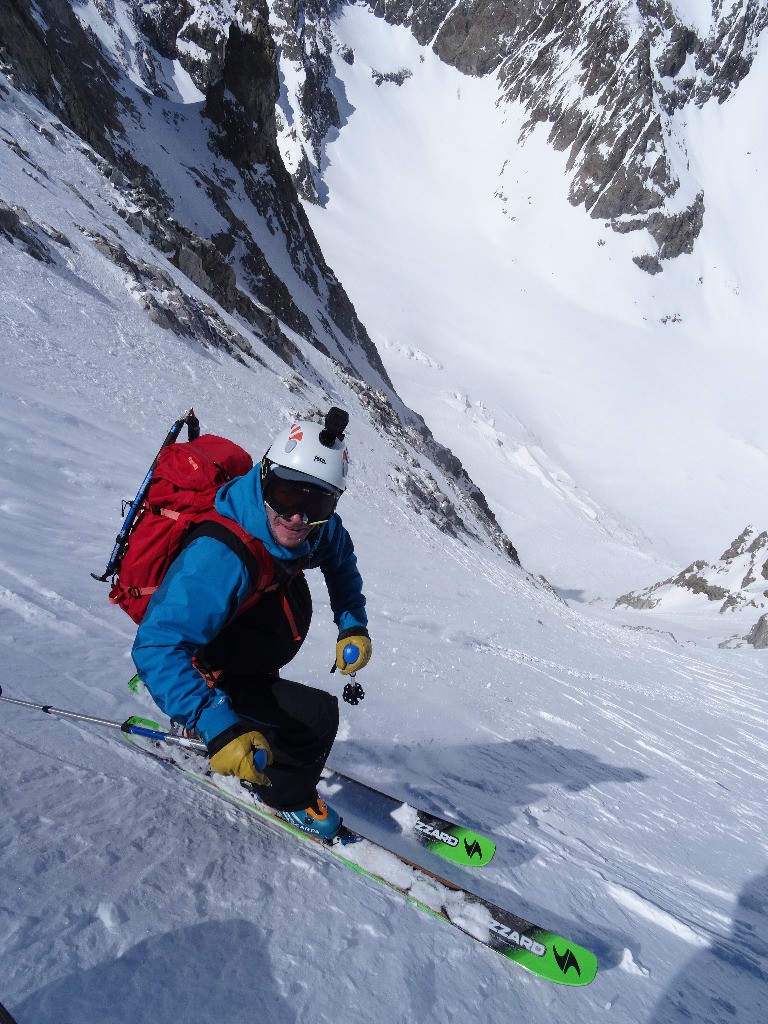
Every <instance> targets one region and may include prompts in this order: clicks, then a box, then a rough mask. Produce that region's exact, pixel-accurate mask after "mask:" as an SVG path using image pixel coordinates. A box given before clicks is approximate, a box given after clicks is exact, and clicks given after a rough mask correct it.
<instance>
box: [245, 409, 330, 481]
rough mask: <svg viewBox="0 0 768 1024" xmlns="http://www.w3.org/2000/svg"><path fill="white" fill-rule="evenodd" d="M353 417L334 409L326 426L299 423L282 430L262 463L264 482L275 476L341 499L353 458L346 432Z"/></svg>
mask: <svg viewBox="0 0 768 1024" xmlns="http://www.w3.org/2000/svg"><path fill="white" fill-rule="evenodd" d="M348 422H349V414H348V413H346V412H344V410H343V409H336V408H332V409H330V410H329V411H328V413H327V415H326V417H325V424H324V425H321V424H319V423H313V422H312V421H311V420H296V421H295V422H294V423H292V424H291V425H290V427H286V428H285V429H284V430H281V431H280V433H279V434H278V435H277V437H276V438H275V439H274V441H273V442H272V444H271V445H270V447H269V449H268V451H267V453H266V455H265V456H264V461H263V463H262V479H264V478H265V477H266V476H267V475H268V474H269V473H274V474H275V475H276V476H279V477H281V478H282V479H283V480H299V481H303V482H305V483H308V484H314V485H316V486H318V487H322V488H324V489H326V490H330V491H332V492H333V493H334V494H336V496H337V497H338V496H339V495H341V494H342V493H343V491H344V490H345V489H346V486H347V471H348V469H349V459H348V456H347V447H346V445H345V444H344V431H345V430H346V427H347V423H348Z"/></svg>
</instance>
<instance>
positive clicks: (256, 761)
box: [253, 750, 267, 772]
mask: <svg viewBox="0 0 768 1024" xmlns="http://www.w3.org/2000/svg"><path fill="white" fill-rule="evenodd" d="M253 767H254V768H255V769H256V771H257V772H263V771H264V769H265V768H266V767H267V752H266V750H257V751H255V752H254V755H253Z"/></svg>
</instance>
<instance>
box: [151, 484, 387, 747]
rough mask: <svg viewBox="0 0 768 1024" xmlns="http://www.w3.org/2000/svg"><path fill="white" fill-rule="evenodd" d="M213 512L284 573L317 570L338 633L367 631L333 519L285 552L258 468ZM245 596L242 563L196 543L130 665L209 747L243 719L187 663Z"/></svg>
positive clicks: (357, 586) (167, 581)
mask: <svg viewBox="0 0 768 1024" xmlns="http://www.w3.org/2000/svg"><path fill="white" fill-rule="evenodd" d="M216 510H217V511H218V512H220V513H221V514H222V515H224V516H227V518H229V519H234V520H235V522H237V523H239V524H240V525H241V526H243V527H244V528H245V529H246V530H247V531H248V532H249V533H250V534H252V535H253V536H254V537H257V538H258V539H259V540H260V541H261V542H262V543H263V544H264V546H265V547H266V549H267V550H268V551H269V552H270V554H271V555H273V557H274V558H276V559H279V560H281V561H282V562H284V563H286V564H288V565H290V563H291V562H292V561H296V560H303V559H307V558H308V559H309V562H308V563H307V564H308V567H309V568H319V569H321V570H322V572H323V575H324V576H325V582H326V586H327V587H328V596H329V598H330V602H331V609H332V611H333V617H334V621H335V622H336V625H337V626H338V628H339V630H343V629H349V628H350V627H354V626H365V625H366V624H367V622H368V619H367V616H366V614H365V597H364V596H363V581H362V579H361V577H360V573H359V572H358V570H357V559H356V557H355V553H354V548H353V545H352V540H351V538H350V536H349V534H348V533H347V531H346V530H345V528H344V526H343V525H342V522H341V518H340V517H339V516H338V515H336V514H334V515H333V516H332V517H331V519H330V520H329V521H328V523H326V524H324V525H323V526H320V527H318V529H317V530H315V531H314V532H313V533H312V534H311V536H310V539H308V540H306V541H304V542H303V543H302V544H301V545H300V546H299V547H298V548H291V549H288V548H284V547H282V546H281V545H280V544H278V543H277V542H276V541H275V539H274V537H273V536H272V532H271V530H270V528H269V523H268V520H267V513H266V509H265V508H264V501H263V498H262V494H261V480H260V468H259V466H256V467H255V468H254V469H252V470H251V471H250V473H247V474H246V475H245V476H241V477H237V478H236V479H234V480H230V481H229V483H227V484H225V485H224V486H223V487H222V488H221V490H220V491H219V492H218V494H217V495H216ZM250 590H251V581H250V579H249V576H248V572H247V570H246V568H245V566H244V564H243V562H242V561H241V559H240V558H238V556H237V555H236V554H235V553H234V552H233V551H231V550H230V549H229V548H228V547H227V546H226V545H225V544H223V543H222V542H221V541H219V540H216V539H215V538H213V537H198V538H197V539H195V540H193V541H192V542H191V543H190V544H189V545H188V546H187V547H186V548H184V550H183V551H182V552H181V554H180V555H179V556H178V558H176V560H175V561H174V562H173V563H172V565H171V567H170V568H169V570H168V572H167V573H166V575H165V578H164V580H163V582H162V584H161V586H160V588H159V590H157V591H156V593H155V594H153V596H152V600H151V601H150V602H149V606H148V608H147V611H146V614H145V616H144V619H143V621H142V623H141V625H140V626H139V630H138V633H137V634H136V640H135V643H134V645H133V660H134V662H135V663H136V669H137V671H138V673H139V675H140V676H141V678H142V679H143V680H144V682H145V684H146V686H147V688H148V690H149V692H150V693H151V694H152V696H153V698H154V700H155V702H156V703H157V704H158V706H159V707H160V708H161V709H162V710H163V711H164V712H165V713H166V714H167V715H168V717H169V718H171V719H173V720H174V721H176V722H179V723H180V724H181V725H183V726H185V727H186V728H188V729H196V730H197V731H198V733H199V734H200V735H201V736H202V738H203V739H204V740H205V741H206V743H208V742H210V740H212V739H213V737H214V736H217V735H218V734H219V733H221V732H224V730H225V729H228V728H229V727H230V726H232V725H235V724H236V723H237V722H239V721H240V719H239V717H238V715H237V714H236V713H235V712H234V711H233V709H232V707H231V705H230V702H229V697H228V696H227V694H226V693H224V692H223V691H221V690H218V689H215V688H213V689H212V688H210V687H209V686H208V685H207V684H206V682H205V680H204V679H203V677H202V676H201V675H200V673H199V672H198V671H197V669H196V668H195V667H194V665H193V664H192V659H193V657H194V656H195V654H196V652H197V650H198V649H199V648H200V647H203V646H204V645H205V644H207V643H210V641H212V640H213V639H214V637H216V636H217V635H218V634H219V632H220V631H221V630H222V629H223V628H224V626H226V624H227V623H228V622H229V621H230V620H231V619H232V618H233V617H234V615H235V614H236V612H237V609H238V607H239V606H240V603H241V601H242V600H243V599H244V598H245V597H247V595H248V594H249V593H250ZM257 608H258V605H257Z"/></svg>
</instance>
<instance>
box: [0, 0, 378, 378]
mask: <svg viewBox="0 0 768 1024" xmlns="http://www.w3.org/2000/svg"><path fill="white" fill-rule="evenodd" d="M78 12H80V15H81V16H80V17H78ZM0 52H2V55H3V58H4V60H5V61H6V62H7V64H8V66H9V67H12V69H13V75H14V81H15V82H16V83H18V84H19V85H20V86H21V87H22V88H25V89H27V90H28V91H29V92H31V93H33V94H34V95H35V96H37V97H38V98H39V99H41V100H42V101H43V102H44V103H45V104H46V106H48V108H49V109H50V110H52V111H54V112H55V113H56V114H57V115H58V116H59V117H60V118H61V120H62V121H63V122H64V123H65V124H66V125H67V126H68V127H69V128H71V129H72V130H73V131H75V132H76V133H77V134H78V135H79V136H80V137H81V138H82V139H84V140H85V141H86V142H88V143H89V145H91V146H92V147H93V149H94V150H95V152H96V153H97V154H99V155H100V156H101V157H103V158H105V159H106V160H108V161H109V162H110V163H111V164H112V165H113V166H114V168H115V169H116V172H117V173H119V174H120V175H122V177H123V178H124V179H125V181H126V184H127V186H128V187H130V188H131V189H132V190H133V193H134V196H135V197H136V198H140V201H141V202H142V205H143V212H144V220H145V222H146V223H147V224H150V223H151V224H153V225H154V227H153V228H151V229H150V230H155V231H156V232H157V233H158V235H162V234H164V233H165V234H166V235H167V232H164V230H163V229H162V228H161V225H164V224H166V223H170V222H171V220H173V219H176V221H177V223H181V224H184V225H185V227H186V228H187V229H188V230H187V233H188V234H197V235H198V236H201V243H200V245H198V244H197V243H195V245H194V246H193V247H197V248H198V249H199V250H200V251H202V250H203V249H205V250H206V252H205V258H206V261H207V263H208V265H209V268H210V269H211V270H213V269H214V264H218V270H216V271H214V272H213V273H206V277H205V278H200V280H201V281H203V282H205V280H206V279H210V280H213V279H214V278H215V277H216V276H218V277H219V278H226V277H230V278H232V279H233V280H230V282H229V284H230V286H231V285H232V284H233V283H234V280H236V281H237V282H238V283H239V285H240V286H241V288H242V289H245V290H246V291H247V293H248V294H249V295H250V296H252V297H255V299H256V300H257V301H258V302H259V303H261V304H262V305H264V306H266V307H268V308H269V309H270V310H271V311H272V313H273V314H274V315H275V316H277V317H278V318H279V320H280V321H282V322H283V323H284V324H285V325H286V326H287V327H289V328H291V329H292V330H294V331H296V332H297V333H299V334H300V335H301V336H302V337H304V338H306V339H307V340H308V341H310V342H312V344H314V345H315V346H316V347H318V348H319V349H321V350H322V351H324V352H326V353H328V354H330V355H332V356H333V357H334V358H336V359H338V360H339V361H340V362H341V363H343V364H344V365H346V366H348V367H350V368H351V369H353V370H354V371H355V372H356V373H359V374H362V375H364V376H367V378H368V379H370V380H371V381H372V382H375V383H376V384H379V385H383V386H385V387H390V386H391V385H390V384H389V380H388V377H387V374H386V371H385V370H384V367H383V364H382V363H381V360H380V358H379V355H378V353H377V352H376V349H375V347H374V346H373V345H372V344H371V342H370V339H369V338H368V335H367V332H366V330H365V328H364V327H363V325H362V324H361V323H360V321H359V319H358V317H357V315H356V313H355V310H354V307H353V306H352V303H351V302H350V301H349V298H348V297H347V295H346V293H345V292H344V289H343V287H342V286H341V284H340V282H339V281H338V280H337V278H336V277H335V275H334V274H333V272H332V270H331V269H330V268H329V267H328V266H327V264H326V262H325V259H324V258H323V255H322V252H321V251H320V248H319V246H318V244H317V242H316V240H315V237H314V235H313V233H312V230H311V228H310V226H309V222H308V221H307V218H306V215H305V214H304V211H303V208H302V207H301V204H300V202H299V200H298V196H297V193H296V189H295V186H294V184H293V182H292V180H291V177H290V175H289V174H288V173H287V172H286V169H285V167H284V164H283V161H282V158H281V156H280V152H279V150H278V146H277V125H276V107H275V104H276V100H277V97H278V94H279V78H278V68H277V55H276V46H275V42H274V40H273V38H272V34H271V31H270V28H269V23H268V10H267V7H266V4H265V3H264V2H261V0H254V2H250V0H248V2H243V3H239V4H234V5H232V4H229V3H218V2H217V3H210V4H209V3H205V2H200V3H192V2H190V0H188V2H182V3H181V4H179V3H176V2H170V0H156V2H145V3H137V2H132V0H127V2H122V0H94V3H93V4H84V5H80V4H71V3H69V2H67V0H46V2H45V3H42V4H36V3H32V2H31V0H10V2H9V3H6V4H3V5H2V9H1V10H0ZM186 75H188V76H189V80H188V81H186ZM180 78H183V79H184V88H185V89H186V93H187V95H185V96H184V95H181V93H180V89H181V86H180V85H179V81H180ZM195 89H197V90H198V95H190V93H194V90H195ZM195 100H198V101H199V102H194V101H195ZM180 101H181V102H180ZM201 115H202V116H201ZM179 171H181V173H179ZM189 229H191V231H190V230H189ZM165 241H166V242H167V241H168V240H167V237H166V239H165ZM166 248H167V246H166ZM185 248H186V249H187V250H189V248H190V247H189V245H186V246H185ZM280 250H281V251H282V253H281V254H278V252H279V251H280ZM178 255H179V254H178V253H177V254H176V256H177V258H178ZM198 255H199V253H198ZM230 291H231V287H230ZM215 297H216V298H217V299H218V298H219V295H216V296H215ZM230 297H231V300H232V303H233V304H234V305H237V300H236V299H235V297H234V296H233V295H232V296H230Z"/></svg>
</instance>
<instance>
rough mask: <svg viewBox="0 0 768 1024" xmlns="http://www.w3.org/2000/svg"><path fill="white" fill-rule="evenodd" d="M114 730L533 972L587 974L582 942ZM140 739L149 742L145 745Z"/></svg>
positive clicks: (585, 979) (565, 978)
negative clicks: (324, 833) (309, 828)
mask: <svg viewBox="0 0 768 1024" xmlns="http://www.w3.org/2000/svg"><path fill="white" fill-rule="evenodd" d="M126 724H131V725H137V726H139V727H146V728H152V727H155V726H156V723H154V722H150V721H148V720H147V719H141V718H132V719H129V720H128V723H126ZM122 735H123V736H124V738H125V739H126V740H127V741H128V742H130V743H131V744H132V745H133V746H135V747H136V749H137V750H140V751H142V752H143V753H144V754H147V755H149V756H151V757H153V758H154V759H155V760H158V761H160V762H161V763H162V764H164V765H167V766H169V767H173V768H174V769H177V770H180V771H182V772H183V773H184V775H185V776H186V777H187V778H188V779H190V780H192V781H194V782H195V783H198V784H202V785H203V786H204V788H205V789H206V790H207V791H208V792H211V793H215V794H217V795H218V796H220V797H223V798H225V799H226V800H228V801H231V802H233V803H235V804H237V805H239V806H240V807H243V808H245V809H246V810H248V811H249V812H251V813H253V814H254V815H255V816H256V817H257V819H258V821H259V822H260V823H261V824H263V825H265V826H266V827H267V828H269V829H270V830H271V831H273V832H276V833H281V834H286V833H287V834H289V835H290V836H292V837H293V838H295V839H299V840H301V841H303V842H306V843H310V844H312V846H313V847H314V848H316V849H317V850H318V851H321V852H322V853H323V854H324V855H326V856H330V857H333V858H334V859H335V860H337V861H338V862H340V863H342V864H344V865H345V866H346V867H349V868H351V869H352V870H354V871H356V872H358V873H359V874H361V875H363V876H365V877H366V878H369V879H371V880H373V881H375V882H377V883H379V884H381V885H384V886H386V888H388V889H389V890H391V891H392V892H396V893H399V894H400V895H401V896H403V897H405V899H407V900H408V901H409V902H410V903H412V904H413V905H415V906H417V907H419V908H420V909H421V910H424V911H426V912H427V913H428V914H430V915H431V916H432V917H436V918H439V919H440V920H442V921H445V922H446V923H448V924H450V925H452V926H453V927H454V928H456V929H458V930H459V931H460V932H463V933H464V934H465V935H469V936H470V937H471V938H473V939H475V940H476V941H477V942H479V943H481V944H482V945H484V946H486V947H487V948H488V949H491V950H493V951H494V952H497V953H500V954H501V955H502V956H504V957H505V958H506V959H507V960H510V961H511V962H513V963H516V964H518V965H519V966H520V967H524V968H526V970H528V971H530V972H532V973H533V974H536V975H538V976H539V977H540V978H545V979H547V980H548V981H552V982H556V983H557V984H560V985H567V986H572V987H576V986H584V985H589V984H590V982H592V981H593V980H594V978H595V975H596V974H597V967H598V964H597V958H596V957H595V955H594V953H591V952H590V951H589V950H588V949H585V948H584V947H583V946H580V945H577V944H576V943H575V942H571V941H570V940H569V939H566V938H564V937H563V936H561V935H557V934H555V933H554V932H551V931H549V930H547V929H546V928H542V927H540V926H538V925H536V924H533V923H532V922H530V921H526V920H524V919H523V918H521V917H518V916H517V915H515V914H513V913H511V912H510V911H508V910H505V909H504V908H503V907H499V906H497V905H496V904H494V903H491V902H489V901H488V900H485V899H482V898H481V897H480V896H476V895H475V894H474V893H472V892H471V891H470V890H468V889H465V888H463V887H462V886H459V885H456V884H455V883H454V882H451V881H449V880H448V879H446V878H442V877H441V876H440V875H437V874H435V873H434V872H433V871H430V870H428V869H426V868H424V867H422V866H421V865H420V864H417V863H414V862H413V861H411V860H409V859H408V858H406V857H403V856H401V855H400V854H397V853H394V852H392V851H391V850H388V849H387V848H386V847H384V846H382V845H380V844H379V843H377V842H376V841H374V840H372V839H369V838H368V837H367V836H365V835H364V834H362V833H361V832H358V831H356V830H352V829H349V828H346V827H345V826H343V825H342V829H341V831H340V833H339V836H338V838H337V839H335V840H334V842H333V844H330V845H329V844H326V843H324V842H322V841H320V840H316V839H313V838H312V837H311V836H309V835H307V834H306V833H304V832H300V831H298V830H297V829H295V828H293V827H292V826H291V825H290V824H288V822H285V821H282V820H281V819H279V818H276V817H274V815H273V814H270V813H269V811H268V810H267V809H266V808H265V807H264V805H263V804H261V803H260V802H259V801H258V798H257V797H256V795H255V794H254V793H253V792H252V790H251V789H250V787H249V786H248V784H247V783H240V784H239V785H238V784H237V782H236V781H235V780H231V779H225V778H223V777H221V776H218V775H214V774H211V773H210V772H209V773H208V774H206V773H205V772H204V771H201V770H195V769H196V768H197V767H199V765H200V764H201V763H202V759H201V758H199V757H196V756H195V755H187V756H186V757H185V758H184V759H183V760H176V758H175V757H174V756H171V754H170V753H169V751H168V749H161V748H160V744H159V743H158V742H157V741H152V740H146V739H142V738H140V737H137V736H136V735H132V734H130V733H127V732H124V733H123V734H122ZM147 743H148V744H149V746H147V745H145V744H147ZM185 762H186V763H185ZM188 765H192V766H193V767H188ZM438 820H441V819H438ZM404 876H405V877H404Z"/></svg>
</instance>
